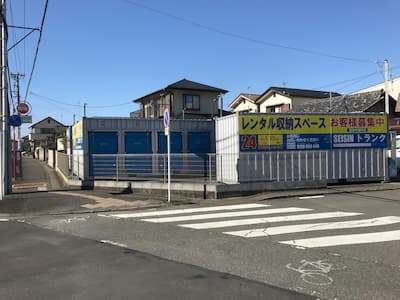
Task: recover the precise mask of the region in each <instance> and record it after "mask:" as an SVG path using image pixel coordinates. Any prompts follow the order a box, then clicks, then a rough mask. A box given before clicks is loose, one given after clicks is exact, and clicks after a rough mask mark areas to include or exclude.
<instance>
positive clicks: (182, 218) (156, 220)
mask: <svg viewBox="0 0 400 300" xmlns="http://www.w3.org/2000/svg"><path fill="white" fill-rule="evenodd" d="M301 211H312V209H310V208H300V207H288V208H268V209H258V210H248V211H235V212H223V213H214V214H203V215H191V216H179V217H167V218H154V219H142V221H145V222H152V223H168V222H182V221H193V220H205V219H218V218H232V217H243V216H258V215H269V214H279V213H291V212H301Z"/></svg>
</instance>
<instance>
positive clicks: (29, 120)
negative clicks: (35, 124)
mask: <svg viewBox="0 0 400 300" xmlns="http://www.w3.org/2000/svg"><path fill="white" fill-rule="evenodd" d="M21 121H22V124H30V123H32V116H29V115H26V116H21Z"/></svg>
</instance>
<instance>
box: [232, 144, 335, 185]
mask: <svg viewBox="0 0 400 300" xmlns="http://www.w3.org/2000/svg"><path fill="white" fill-rule="evenodd" d="M327 155H328V153H327V151H276V152H254V153H241V154H240V155H239V160H238V164H237V169H238V179H239V181H240V182H251V181H276V182H281V181H283V182H285V181H309V180H324V179H326V178H327V177H326V176H327V172H326V170H327V164H326V162H327Z"/></svg>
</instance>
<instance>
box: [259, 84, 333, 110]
mask: <svg viewBox="0 0 400 300" xmlns="http://www.w3.org/2000/svg"><path fill="white" fill-rule="evenodd" d="M336 96H340V94H338V93H334V92H327V91H315V90H303V89H293V88H286V87H275V86H272V87H270V88H269V89H267V90H266V91H265V92H264V93H263V94H261V96H260V97H258V99H257V100H256V103H257V104H258V105H259V112H289V111H291V110H295V109H296V106H297V105H301V103H302V102H304V101H308V102H310V101H311V102H312V101H314V102H315V103H318V100H319V99H323V98H329V97H336Z"/></svg>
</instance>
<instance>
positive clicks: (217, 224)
mask: <svg viewBox="0 0 400 300" xmlns="http://www.w3.org/2000/svg"><path fill="white" fill-rule="evenodd" d="M359 215H362V213H357V212H342V211H336V212H328V213H315V214H305V215H290V216H279V217H268V218H254V219H242V220H231V221H218V222H207V223H196V224H182V225H178V226H181V227H186V228H193V229H208V228H222V227H233V226H242V225H252V224H262V223H273V222H288V221H304V220H315V219H328V218H342V217H352V216H359Z"/></svg>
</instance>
